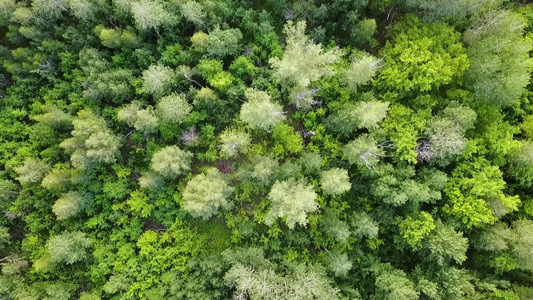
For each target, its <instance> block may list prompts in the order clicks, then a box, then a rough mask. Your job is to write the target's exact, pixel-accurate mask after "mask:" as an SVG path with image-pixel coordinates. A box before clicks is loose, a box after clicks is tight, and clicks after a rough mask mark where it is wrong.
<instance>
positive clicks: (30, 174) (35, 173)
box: [15, 157, 50, 185]
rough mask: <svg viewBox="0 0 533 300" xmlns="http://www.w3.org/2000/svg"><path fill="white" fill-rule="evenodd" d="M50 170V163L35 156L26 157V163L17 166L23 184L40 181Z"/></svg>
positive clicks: (18, 178) (16, 170)
mask: <svg viewBox="0 0 533 300" xmlns="http://www.w3.org/2000/svg"><path fill="white" fill-rule="evenodd" d="M49 170H50V166H49V165H48V164H46V163H45V162H43V161H42V160H40V159H38V158H34V157H26V159H25V160H24V165H22V166H20V167H16V168H15V172H17V174H18V175H19V176H18V177H17V180H18V181H19V182H20V183H21V184H22V185H28V184H32V183H37V182H40V181H41V179H43V177H44V175H45V174H46V173H47V172H48V171H49Z"/></svg>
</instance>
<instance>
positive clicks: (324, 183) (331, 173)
mask: <svg viewBox="0 0 533 300" xmlns="http://www.w3.org/2000/svg"><path fill="white" fill-rule="evenodd" d="M320 186H321V187H322V192H323V193H324V194H326V195H332V196H337V195H341V194H344V193H346V192H348V191H349V190H350V188H351V187H352V184H351V183H350V177H349V176H348V171H346V170H345V169H340V168H333V169H329V170H327V171H322V173H321V174H320Z"/></svg>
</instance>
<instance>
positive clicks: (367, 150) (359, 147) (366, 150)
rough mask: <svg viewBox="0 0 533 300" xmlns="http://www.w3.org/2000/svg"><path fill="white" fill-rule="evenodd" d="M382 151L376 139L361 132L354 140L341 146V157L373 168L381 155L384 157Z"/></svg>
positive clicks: (358, 164) (351, 162)
mask: <svg viewBox="0 0 533 300" xmlns="http://www.w3.org/2000/svg"><path fill="white" fill-rule="evenodd" d="M384 156H385V154H384V151H383V149H381V148H380V147H379V146H378V144H377V142H376V140H375V139H374V138H373V137H372V136H371V135H368V134H362V135H360V136H359V137H358V138H356V139H355V140H354V141H351V142H349V143H348V144H346V145H345V146H344V148H343V158H344V159H346V160H347V161H348V162H349V163H350V164H355V165H357V166H360V167H362V166H365V167H367V168H372V169H373V168H375V166H376V164H377V163H378V162H379V159H380V158H381V157H384Z"/></svg>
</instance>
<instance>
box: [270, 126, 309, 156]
mask: <svg viewBox="0 0 533 300" xmlns="http://www.w3.org/2000/svg"><path fill="white" fill-rule="evenodd" d="M273 137H274V141H275V145H274V153H275V154H276V155H279V156H282V157H283V155H284V154H285V153H287V154H297V153H299V152H301V151H302V150H303V148H304V146H303V138H302V136H301V135H300V134H299V133H296V132H294V128H292V126H290V125H287V124H284V123H281V124H279V125H277V126H276V128H274V133H273Z"/></svg>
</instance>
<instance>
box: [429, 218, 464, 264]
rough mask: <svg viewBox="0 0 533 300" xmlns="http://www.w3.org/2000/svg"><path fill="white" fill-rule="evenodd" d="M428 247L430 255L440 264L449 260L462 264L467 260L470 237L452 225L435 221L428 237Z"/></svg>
mask: <svg viewBox="0 0 533 300" xmlns="http://www.w3.org/2000/svg"><path fill="white" fill-rule="evenodd" d="M427 248H428V249H429V251H430V257H431V258H432V259H434V260H435V261H436V262H437V263H438V264H439V265H446V264H447V263H448V261H449V260H452V259H453V260H454V261H455V262H456V263H458V264H461V263H463V262H464V261H465V260H466V258H467V257H466V250H468V239H467V238H465V237H463V233H462V232H457V231H455V230H454V229H453V227H451V226H450V225H447V224H444V223H443V222H442V221H441V220H437V221H435V230H433V231H432V232H431V233H430V234H429V237H428V239H427Z"/></svg>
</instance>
